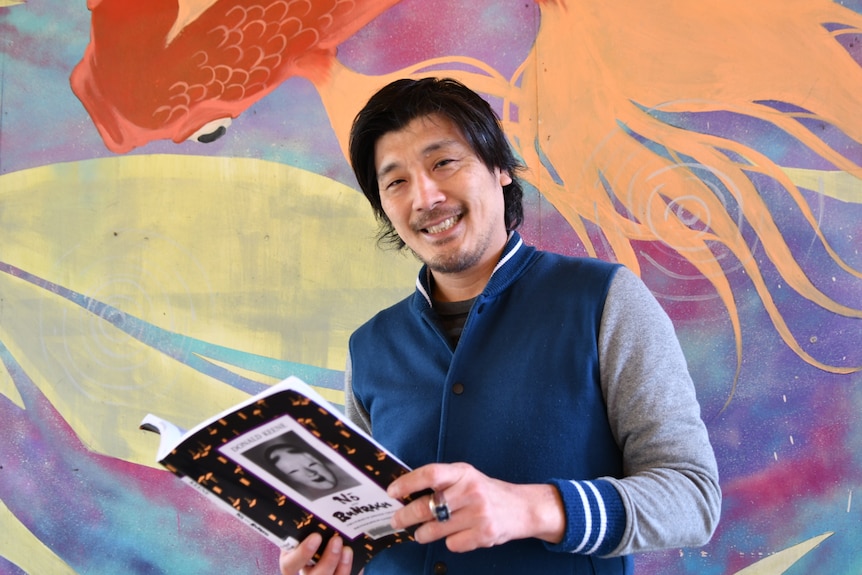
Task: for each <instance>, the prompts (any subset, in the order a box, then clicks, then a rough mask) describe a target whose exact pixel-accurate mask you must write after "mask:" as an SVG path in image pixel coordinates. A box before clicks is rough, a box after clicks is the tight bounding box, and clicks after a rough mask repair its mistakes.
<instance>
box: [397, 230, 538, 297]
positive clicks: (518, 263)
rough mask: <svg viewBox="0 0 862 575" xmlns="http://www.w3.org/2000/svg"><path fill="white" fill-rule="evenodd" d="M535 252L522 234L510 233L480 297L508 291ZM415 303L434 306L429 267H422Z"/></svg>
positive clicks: (417, 282) (417, 279) (417, 280)
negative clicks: (525, 241)
mask: <svg viewBox="0 0 862 575" xmlns="http://www.w3.org/2000/svg"><path fill="white" fill-rule="evenodd" d="M535 251H536V249H535V248H534V247H532V246H528V245H526V244H525V243H524V240H523V238H521V234H519V233H518V232H516V231H514V230H513V231H511V232H509V238H508V240H506V247H505V248H503V254H502V255H501V256H500V261H499V262H497V265H496V266H495V267H494V271H493V272H491V277H490V279H488V284H487V285H486V286H485V289H484V290H483V291H482V295H481V296H480V297H493V296H495V295H497V294H498V293H500V292H501V291H503V290H504V289H506V288H507V287H508V286H509V285H510V284H511V283H512V282H513V281H514V280H515V279H516V278H517V277H518V276H519V275H520V273H521V271H522V270H523V269H524V266H526V264H527V262H529V260H530V259H531V255H532V254H533V253H534V252H535ZM414 301H415V302H416V304H417V305H419V306H420V307H422V308H430V307H431V305H432V304H431V271H430V270H429V269H428V266H427V265H423V266H422V269H420V270H419V276H418V277H417V278H416V297H415V298H414Z"/></svg>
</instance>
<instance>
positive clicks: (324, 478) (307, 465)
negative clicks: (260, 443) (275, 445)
mask: <svg viewBox="0 0 862 575" xmlns="http://www.w3.org/2000/svg"><path fill="white" fill-rule="evenodd" d="M272 460H273V463H274V465H275V467H276V468H277V469H278V470H279V471H281V472H282V473H284V474H285V475H286V476H287V478H288V479H289V480H290V482H291V483H294V484H299V485H305V486H306V487H311V488H312V489H331V488H333V487H335V485H336V483H337V480H336V478H335V475H334V474H333V473H332V472H331V471H330V470H329V469H328V468H327V467H326V465H324V464H323V463H322V462H321V461H319V460H318V459H317V458H315V457H314V456H313V455H311V454H309V453H304V452H296V453H291V452H290V451H289V450H287V449H278V450H276V451H273V453H272Z"/></svg>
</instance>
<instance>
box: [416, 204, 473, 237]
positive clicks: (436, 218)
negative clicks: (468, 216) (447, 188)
mask: <svg viewBox="0 0 862 575" xmlns="http://www.w3.org/2000/svg"><path fill="white" fill-rule="evenodd" d="M462 213H463V211H462V210H461V209H460V208H457V207H440V208H438V207H435V208H432V209H431V210H430V211H428V212H423V213H422V214H420V215H419V216H418V217H417V218H416V219H415V220H413V221H412V222H411V223H410V227H411V228H413V231H416V232H418V231H420V230H424V229H425V228H427V227H428V226H430V225H432V224H436V223H438V222H442V221H443V220H445V219H448V218H451V217H453V216H459V215H461V214H462Z"/></svg>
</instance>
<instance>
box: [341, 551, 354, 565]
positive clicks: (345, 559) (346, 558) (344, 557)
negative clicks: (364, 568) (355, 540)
mask: <svg viewBox="0 0 862 575" xmlns="http://www.w3.org/2000/svg"><path fill="white" fill-rule="evenodd" d="M341 563H342V564H343V565H349V564H350V563H353V549H351V548H350V547H345V548H344V553H342V554H341Z"/></svg>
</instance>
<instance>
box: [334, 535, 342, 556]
mask: <svg viewBox="0 0 862 575" xmlns="http://www.w3.org/2000/svg"><path fill="white" fill-rule="evenodd" d="M342 547H344V541H342V540H341V537H339V536H337V535H336V536H335V537H333V538H332V552H333V553H335V554H336V555H338V554H339V553H341V548H342Z"/></svg>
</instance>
